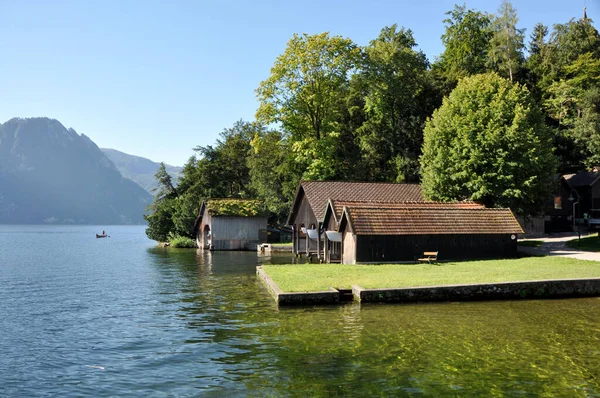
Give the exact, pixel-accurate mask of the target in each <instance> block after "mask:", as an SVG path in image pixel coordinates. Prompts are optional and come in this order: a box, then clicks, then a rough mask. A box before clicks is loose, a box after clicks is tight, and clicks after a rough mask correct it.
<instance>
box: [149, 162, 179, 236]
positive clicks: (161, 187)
mask: <svg viewBox="0 0 600 398" xmlns="http://www.w3.org/2000/svg"><path fill="white" fill-rule="evenodd" d="M155 178H156V180H157V181H158V186H157V187H156V188H155V191H154V192H156V196H155V197H154V201H153V202H152V204H151V205H149V206H148V208H147V210H148V214H145V215H144V219H145V220H146V222H147V223H148V228H146V236H148V238H150V239H152V240H155V241H158V242H166V241H168V240H169V233H170V232H171V230H172V229H173V219H172V216H173V210H174V209H173V203H174V201H175V200H176V198H177V190H176V189H175V187H174V186H173V182H172V181H171V176H170V175H169V173H167V169H166V168H165V164H164V163H161V164H160V166H159V167H158V171H157V172H156V174H155Z"/></svg>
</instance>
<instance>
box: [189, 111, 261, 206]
mask: <svg viewBox="0 0 600 398" xmlns="http://www.w3.org/2000/svg"><path fill="white" fill-rule="evenodd" d="M262 130H263V127H262V126H261V125H260V124H257V123H251V122H245V121H243V120H240V121H238V122H236V123H235V124H234V125H233V127H231V128H228V129H225V130H223V132H221V134H220V138H219V139H218V140H217V143H216V145H215V146H212V145H207V146H205V147H201V146H199V147H196V148H195V149H194V150H195V151H196V152H197V153H198V154H199V155H200V160H199V161H198V163H197V167H198V169H197V171H196V175H197V176H198V178H199V179H200V181H201V186H203V189H204V192H203V193H204V195H205V198H208V197H211V198H247V197H251V196H252V192H251V190H250V174H249V170H248V165H247V159H248V153H249V151H250V141H251V140H252V138H253V137H254V135H255V134H256V133H257V132H261V131H262Z"/></svg>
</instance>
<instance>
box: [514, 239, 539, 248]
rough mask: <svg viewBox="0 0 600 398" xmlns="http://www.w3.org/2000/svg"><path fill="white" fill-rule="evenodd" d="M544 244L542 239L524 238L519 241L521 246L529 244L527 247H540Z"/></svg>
mask: <svg viewBox="0 0 600 398" xmlns="http://www.w3.org/2000/svg"><path fill="white" fill-rule="evenodd" d="M543 244H544V241H542V240H522V241H520V242H519V246H527V247H540V246H541V245H543Z"/></svg>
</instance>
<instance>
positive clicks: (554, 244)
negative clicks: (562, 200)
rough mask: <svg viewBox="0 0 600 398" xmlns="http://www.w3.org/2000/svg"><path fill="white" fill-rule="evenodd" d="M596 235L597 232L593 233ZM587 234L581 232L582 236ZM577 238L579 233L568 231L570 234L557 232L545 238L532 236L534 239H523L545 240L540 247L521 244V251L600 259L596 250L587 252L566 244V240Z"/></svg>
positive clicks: (593, 259) (599, 254)
mask: <svg viewBox="0 0 600 398" xmlns="http://www.w3.org/2000/svg"><path fill="white" fill-rule="evenodd" d="M593 235H596V234H593ZM586 236H589V235H586V234H581V237H582V238H584V237H586ZM572 239H577V234H573V233H568V234H557V235H551V236H546V237H543V238H532V239H523V241H527V240H541V241H543V242H544V244H543V245H541V246H540V247H526V246H521V245H519V251H521V252H523V253H528V254H534V255H543V256H560V257H571V258H576V259H579V260H591V261H600V253H596V252H587V251H581V250H576V249H572V248H570V247H567V246H566V245H565V242H567V241H569V240H572Z"/></svg>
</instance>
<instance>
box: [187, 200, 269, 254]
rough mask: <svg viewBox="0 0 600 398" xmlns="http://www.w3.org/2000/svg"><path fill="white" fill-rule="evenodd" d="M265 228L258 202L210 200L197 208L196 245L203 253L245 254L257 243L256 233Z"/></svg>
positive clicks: (264, 217) (263, 217) (265, 220)
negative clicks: (233, 251)
mask: <svg viewBox="0 0 600 398" xmlns="http://www.w3.org/2000/svg"><path fill="white" fill-rule="evenodd" d="M266 228H267V217H266V216H265V215H264V214H262V212H261V202H260V201H257V200H244V199H210V200H208V201H206V202H202V205H201V206H200V211H199V214H198V218H197V219H196V223H195V231H196V243H197V244H198V247H199V248H201V249H205V250H248V249H249V248H251V246H252V245H256V244H258V243H260V236H259V231H260V230H265V229H266Z"/></svg>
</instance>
